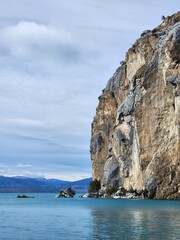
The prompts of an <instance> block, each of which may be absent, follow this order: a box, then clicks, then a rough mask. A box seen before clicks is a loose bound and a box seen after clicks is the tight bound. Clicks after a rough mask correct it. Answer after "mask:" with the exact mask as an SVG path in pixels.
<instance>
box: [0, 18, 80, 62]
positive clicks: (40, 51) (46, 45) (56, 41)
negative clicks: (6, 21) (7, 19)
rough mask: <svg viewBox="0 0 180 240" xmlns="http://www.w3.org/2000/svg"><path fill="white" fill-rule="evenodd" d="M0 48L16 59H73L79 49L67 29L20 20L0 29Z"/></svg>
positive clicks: (77, 54)
mask: <svg viewBox="0 0 180 240" xmlns="http://www.w3.org/2000/svg"><path fill="white" fill-rule="evenodd" d="M0 35H1V39H0V45H1V48H4V50H5V49H6V53H9V54H10V55H12V56H13V57H15V58H17V59H25V60H28V59H30V60H32V59H33V60H35V61H37V60H43V59H44V60H47V61H50V60H54V61H57V60H59V59H60V60H63V61H73V60H77V59H78V57H79V54H80V53H79V50H78V48H77V46H75V45H74V44H73V39H72V36H71V34H70V33H69V32H68V31H65V30H64V29H62V28H58V29H57V28H55V27H52V26H49V25H44V24H39V23H36V22H27V21H21V22H19V23H18V24H17V25H15V26H6V27H5V28H4V29H2V30H1V31H0Z"/></svg>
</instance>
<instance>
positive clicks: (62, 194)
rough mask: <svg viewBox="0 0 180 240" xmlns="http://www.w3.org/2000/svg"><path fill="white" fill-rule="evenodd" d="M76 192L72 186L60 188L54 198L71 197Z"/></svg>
mask: <svg viewBox="0 0 180 240" xmlns="http://www.w3.org/2000/svg"><path fill="white" fill-rule="evenodd" d="M75 194H76V192H75V191H74V190H73V189H72V188H70V187H69V188H66V189H64V190H61V191H60V192H59V194H58V195H57V196H56V198H73V197H74V195H75Z"/></svg>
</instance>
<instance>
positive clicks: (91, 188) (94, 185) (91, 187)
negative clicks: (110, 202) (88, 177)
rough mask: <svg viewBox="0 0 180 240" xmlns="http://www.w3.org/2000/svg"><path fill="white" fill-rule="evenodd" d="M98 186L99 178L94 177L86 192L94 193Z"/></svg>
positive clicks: (99, 185) (99, 183)
mask: <svg viewBox="0 0 180 240" xmlns="http://www.w3.org/2000/svg"><path fill="white" fill-rule="evenodd" d="M100 188H101V182H100V180H97V179H95V180H92V181H91V182H90V184H89V188H88V192H89V193H95V192H98V191H99V189H100Z"/></svg>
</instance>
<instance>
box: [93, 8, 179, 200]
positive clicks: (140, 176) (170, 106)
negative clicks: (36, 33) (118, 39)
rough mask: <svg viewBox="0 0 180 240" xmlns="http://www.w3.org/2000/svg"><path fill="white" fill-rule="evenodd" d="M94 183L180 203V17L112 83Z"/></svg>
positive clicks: (97, 121) (140, 43)
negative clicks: (98, 182) (97, 182)
mask: <svg viewBox="0 0 180 240" xmlns="http://www.w3.org/2000/svg"><path fill="white" fill-rule="evenodd" d="M91 159H92V171H93V179H98V180H100V181H101V189H102V191H105V190H106V189H108V188H109V187H114V186H118V187H119V188H123V189H125V190H126V191H129V190H131V192H133V191H134V192H135V193H137V192H140V193H143V194H144V197H147V198H156V199H179V198H180V12H178V13H176V14H174V15H172V16H170V17H167V18H165V20H164V21H163V23H162V24H161V25H159V26H158V27H157V28H155V29H153V30H152V31H149V30H148V31H145V32H143V34H142V35H141V37H140V39H138V40H137V41H136V42H135V44H134V45H133V46H132V48H130V49H129V50H128V52H127V54H126V58H125V61H123V62H122V63H121V66H120V67H119V68H118V69H117V71H116V72H115V74H114V75H113V76H112V78H110V80H109V81H108V83H107V86H106V88H105V89H104V90H103V93H102V95H101V96H100V97H99V105H98V107H97V109H96V116H95V118H94V121H93V123H92V138H91Z"/></svg>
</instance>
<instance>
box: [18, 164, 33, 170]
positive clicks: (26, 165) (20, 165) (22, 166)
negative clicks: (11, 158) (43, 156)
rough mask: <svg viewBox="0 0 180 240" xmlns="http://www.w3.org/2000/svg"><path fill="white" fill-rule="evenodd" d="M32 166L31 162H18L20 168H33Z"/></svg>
mask: <svg viewBox="0 0 180 240" xmlns="http://www.w3.org/2000/svg"><path fill="white" fill-rule="evenodd" d="M32 167H33V166H32V165H31V164H21V163H20V164H18V168H23V169H24V168H26V169H27V168H32Z"/></svg>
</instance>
